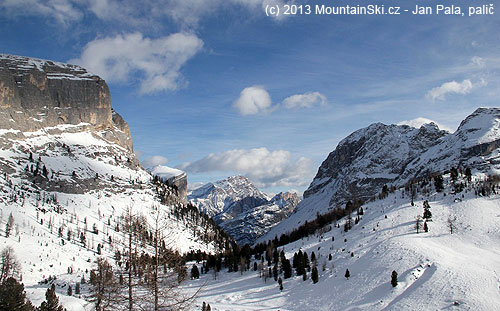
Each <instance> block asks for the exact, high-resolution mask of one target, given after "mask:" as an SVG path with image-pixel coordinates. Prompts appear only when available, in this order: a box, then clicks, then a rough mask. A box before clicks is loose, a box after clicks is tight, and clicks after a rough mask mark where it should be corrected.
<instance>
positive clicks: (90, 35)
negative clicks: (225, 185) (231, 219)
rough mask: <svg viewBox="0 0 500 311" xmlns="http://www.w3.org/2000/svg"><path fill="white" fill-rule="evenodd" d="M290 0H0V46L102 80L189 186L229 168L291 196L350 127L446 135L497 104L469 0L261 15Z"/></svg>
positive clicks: (489, 39)
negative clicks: (442, 6)
mask: <svg viewBox="0 0 500 311" xmlns="http://www.w3.org/2000/svg"><path fill="white" fill-rule="evenodd" d="M291 2H292V1H285V0H225V1H224V0H162V1H143V2H141V3H140V4H139V2H138V1H131V0H122V1H118V0H79V1H76V0H49V1H41V0H0V27H1V29H2V39H1V40H0V51H1V52H2V53H10V54H18V55H26V56H32V57H37V58H44V59H51V60H57V61H62V62H68V61H70V62H72V63H77V64H80V65H82V66H84V67H86V68H88V69H89V70H90V71H92V72H94V73H96V74H99V75H101V76H102V77H103V78H105V79H106V81H107V82H108V84H109V87H110V90H111V96H112V106H113V107H114V108H115V110H117V111H118V112H119V113H120V114H121V115H122V116H123V117H124V118H125V120H126V121H128V123H129V125H130V128H131V132H132V136H133V139H134V147H135V150H136V153H137V154H138V155H139V157H140V159H141V160H142V161H143V162H144V163H147V164H153V163H161V164H166V165H168V166H171V167H180V168H182V169H184V170H186V171H187V172H188V176H189V182H190V183H192V184H196V183H202V182H208V181H214V180H217V179H220V178H224V177H227V176H229V175H234V174H242V175H246V176H248V177H249V178H250V179H251V180H252V181H253V182H255V183H256V184H257V185H258V186H260V187H261V188H263V189H264V190H266V191H270V192H277V191H282V190H288V189H296V190H299V191H303V190H304V189H305V188H307V186H308V185H309V183H310V182H311V180H312V178H313V177H314V175H315V174H316V172H317V168H318V166H319V165H320V164H321V162H322V161H323V160H324V159H325V158H326V156H327V155H328V153H329V152H331V151H332V150H333V149H334V148H335V146H336V145H337V143H338V142H339V141H340V140H341V139H342V138H344V137H345V136H347V135H348V134H350V133H351V132H353V131H354V130H356V129H359V128H362V127H365V126H368V125H369V124H371V123H373V122H383V123H386V124H391V123H399V122H403V121H406V122H407V123H408V122H410V121H412V120H415V119H417V118H427V119H431V120H434V121H436V122H437V123H438V124H440V125H441V126H442V127H444V128H448V129H451V130H455V129H456V127H457V126H458V125H459V122H460V121H461V120H462V119H463V118H464V117H466V116H467V115H468V114H470V113H471V112H472V111H473V110H474V109H475V108H477V107H479V106H488V107H489V106H498V105H499V98H500V96H499V95H500V94H499V93H500V87H499V86H500V78H499V69H500V56H499V51H500V31H498V29H500V18H499V15H498V14H495V15H483V16H470V17H469V16H467V12H468V11H467V8H466V7H465V5H467V6H468V5H472V4H474V5H481V4H483V3H482V2H484V1H482V0H480V1H474V2H465V1H458V0H457V1H454V2H456V3H457V4H462V5H463V6H462V8H463V9H464V12H465V15H466V16H444V15H429V16H422V15H418V16H413V15H411V14H408V13H406V14H404V15H401V16H387V15H384V16H380V15H379V16H320V15H314V14H313V15H308V16H290V17H284V18H283V17H280V18H274V17H267V16H266V15H265V12H264V7H265V6H266V5H267V4H278V5H283V4H286V3H291ZM446 2H447V3H451V2H453V1H451V2H450V1H446ZM294 3H295V4H299V5H300V4H308V5H312V6H313V7H314V5H315V4H325V5H346V4H350V5H353V4H376V3H379V4H384V5H385V6H389V5H397V6H401V7H403V9H404V8H406V9H410V10H411V9H413V8H414V7H415V4H420V5H423V4H428V5H432V6H434V5H435V4H439V3H440V2H439V1H437V0H430V1H391V0H385V1H376V0H375V1H370V2H367V1H364V0H350V1H330V0H318V1H306V0H303V1H302V0H295V1H294ZM489 3H493V4H494V5H495V8H496V7H497V6H498V5H499V3H498V1H488V2H487V3H486V2H485V3H484V4H489ZM499 14H500V11H499ZM419 122H420V123H421V119H420V121H419ZM419 122H416V123H415V124H419Z"/></svg>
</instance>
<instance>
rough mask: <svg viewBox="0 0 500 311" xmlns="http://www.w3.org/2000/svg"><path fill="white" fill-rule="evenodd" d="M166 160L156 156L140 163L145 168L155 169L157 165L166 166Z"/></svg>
mask: <svg viewBox="0 0 500 311" xmlns="http://www.w3.org/2000/svg"><path fill="white" fill-rule="evenodd" d="M167 162H168V159H167V158H165V157H164V156H160V155H156V156H152V157H149V158H147V159H146V160H144V161H142V165H143V166H144V167H146V168H151V167H155V166H157V165H164V164H167Z"/></svg>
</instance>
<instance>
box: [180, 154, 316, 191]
mask: <svg viewBox="0 0 500 311" xmlns="http://www.w3.org/2000/svg"><path fill="white" fill-rule="evenodd" d="M180 168H181V169H182V170H184V171H187V172H188V173H206V172H217V171H218V172H231V173H236V174H244V175H246V176H247V177H248V178H249V179H250V180H252V181H253V182H254V183H255V184H256V185H257V186H259V187H275V186H286V187H292V186H304V185H307V183H308V182H310V181H311V179H312V174H313V173H314V172H313V170H312V162H311V160H310V159H308V158H304V157H301V158H299V159H298V160H296V161H292V159H291V154H290V152H289V151H286V150H276V151H269V150H268V149H267V148H255V149H249V150H246V149H234V150H228V151H224V152H220V153H211V154H209V155H208V156H206V157H204V158H202V159H200V160H197V161H195V162H192V163H186V164H184V165H183V166H181V167H180Z"/></svg>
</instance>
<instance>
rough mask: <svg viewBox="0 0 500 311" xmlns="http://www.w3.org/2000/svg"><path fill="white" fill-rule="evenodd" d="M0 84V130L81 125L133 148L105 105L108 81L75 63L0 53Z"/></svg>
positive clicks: (126, 130)
mask: <svg viewBox="0 0 500 311" xmlns="http://www.w3.org/2000/svg"><path fill="white" fill-rule="evenodd" d="M0 85H1V88H2V90H1V93H0V95H1V96H0V108H1V109H0V128H3V129H13V130H19V131H21V132H33V131H37V130H40V129H42V128H47V127H54V126H59V125H68V124H69V125H82V124H84V125H86V126H87V127H88V128H90V129H93V130H96V131H99V132H103V136H104V138H106V139H107V140H110V141H113V142H116V143H118V144H120V145H121V146H122V147H125V148H126V149H128V150H129V151H132V149H133V147H132V138H131V136H130V130H129V127H128V124H127V123H126V122H125V121H124V120H123V119H122V118H121V117H120V116H119V115H118V113H116V112H114V113H113V111H112V109H111V96H110V93H109V88H108V85H107V84H106V82H105V81H104V80H103V79H101V78H99V77H98V76H96V75H93V74H91V73H89V72H88V71H87V70H86V69H84V68H82V67H80V66H75V65H69V64H63V63H59V62H54V61H48V60H41V59H37V58H29V57H24V56H15V55H7V54H0Z"/></svg>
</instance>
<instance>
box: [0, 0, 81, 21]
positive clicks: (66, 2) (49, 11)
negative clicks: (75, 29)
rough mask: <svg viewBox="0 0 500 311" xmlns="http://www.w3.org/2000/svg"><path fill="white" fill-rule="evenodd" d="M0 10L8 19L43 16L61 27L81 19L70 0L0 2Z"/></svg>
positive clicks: (79, 12)
mask: <svg viewBox="0 0 500 311" xmlns="http://www.w3.org/2000/svg"><path fill="white" fill-rule="evenodd" d="M0 8H3V9H4V10H5V11H6V12H7V14H8V15H9V16H10V17H14V16H37V15H38V16H45V17H49V18H52V19H54V20H55V21H56V22H58V23H60V24H63V25H68V24H70V23H72V22H75V21H80V20H81V19H82V17H83V13H82V12H81V10H80V9H79V8H78V7H77V6H76V5H75V3H74V1H71V0H49V1H41V0H0Z"/></svg>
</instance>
